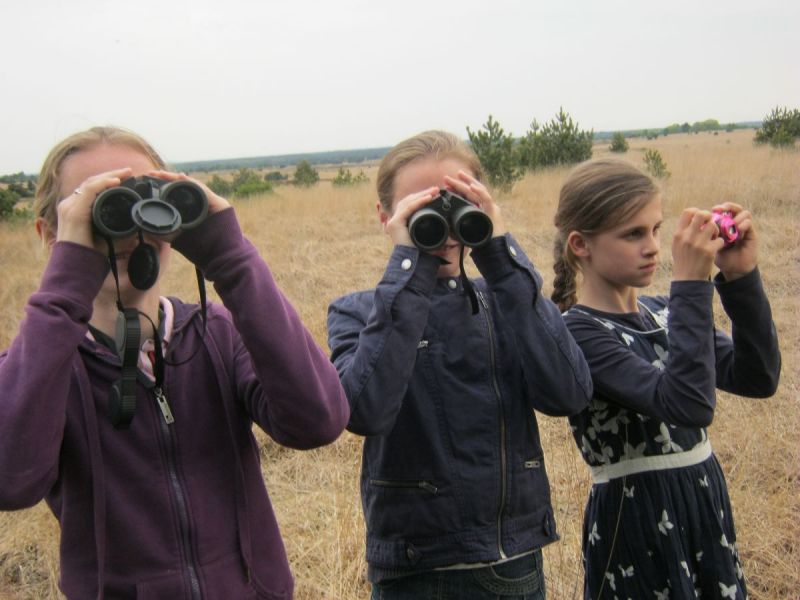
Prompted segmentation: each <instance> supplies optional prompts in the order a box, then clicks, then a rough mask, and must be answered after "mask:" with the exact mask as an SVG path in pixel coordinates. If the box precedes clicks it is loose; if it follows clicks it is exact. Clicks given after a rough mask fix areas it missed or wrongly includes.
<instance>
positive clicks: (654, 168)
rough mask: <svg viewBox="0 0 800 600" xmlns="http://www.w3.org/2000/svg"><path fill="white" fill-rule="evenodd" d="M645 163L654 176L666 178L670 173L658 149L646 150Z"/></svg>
mask: <svg viewBox="0 0 800 600" xmlns="http://www.w3.org/2000/svg"><path fill="white" fill-rule="evenodd" d="M644 165H645V167H646V168H647V172H648V173H650V174H651V175H652V176H653V177H659V178H661V179H666V178H667V177H669V175H670V173H669V171H667V165H666V163H665V162H664V159H663V158H661V153H660V152H659V151H658V150H647V151H645V153H644Z"/></svg>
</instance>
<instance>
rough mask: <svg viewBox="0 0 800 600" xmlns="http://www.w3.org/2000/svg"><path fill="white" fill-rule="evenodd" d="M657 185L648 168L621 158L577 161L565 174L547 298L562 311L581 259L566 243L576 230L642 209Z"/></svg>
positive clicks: (608, 224)
mask: <svg viewBox="0 0 800 600" xmlns="http://www.w3.org/2000/svg"><path fill="white" fill-rule="evenodd" d="M659 191H660V190H659V188H658V185H657V184H656V183H655V182H654V181H653V179H651V178H650V177H649V176H648V175H647V174H646V173H644V172H643V171H641V170H639V169H638V168H636V167H635V166H633V165H632V164H630V163H627V162H624V161H622V160H615V159H608V158H599V159H594V160H588V161H586V162H583V163H581V164H579V165H578V166H577V167H575V168H574V169H573V170H572V171H570V173H569V174H568V175H567V179H566V180H565V181H564V184H563V185H562V187H561V193H560V194H559V198H558V209H557V211H556V216H555V220H554V221H555V226H556V229H558V234H557V235H556V240H555V244H554V245H553V258H554V263H553V271H555V279H554V281H553V293H552V294H551V296H550V297H551V298H552V300H553V302H555V303H556V304H557V305H558V307H559V308H560V309H561V310H562V311H565V310H567V309H568V308H569V307H571V306H573V305H574V304H575V303H576V302H577V301H578V298H577V283H576V276H577V273H578V272H579V271H580V263H579V262H578V259H577V258H576V257H575V255H574V254H573V253H572V252H571V251H570V249H569V245H568V244H567V238H568V236H569V234H570V233H571V232H573V231H576V232H578V233H580V234H581V235H584V236H591V235H595V234H598V233H602V232H604V231H608V230H609V229H611V228H613V227H614V226H615V225H616V224H617V223H620V222H622V221H624V220H625V219H626V218H628V217H629V216H631V215H633V214H635V213H636V212H638V211H639V210H641V209H642V207H644V206H645V205H646V204H647V203H648V202H649V201H650V200H651V199H652V198H653V197H654V196H655V195H656V194H658V193H659Z"/></svg>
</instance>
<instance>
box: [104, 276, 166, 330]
mask: <svg viewBox="0 0 800 600" xmlns="http://www.w3.org/2000/svg"><path fill="white" fill-rule="evenodd" d="M122 302H123V306H124V307H125V308H135V309H136V310H138V311H139V312H140V313H143V314H144V315H147V317H149V319H148V318H146V317H145V316H142V315H140V316H139V325H140V327H141V332H142V340H146V339H149V338H152V337H153V335H154V334H155V331H153V325H154V324H155V325H156V326H158V309H159V294H158V290H157V286H156V287H154V288H151V289H150V290H147V291H146V292H144V293H142V294H141V295H140V296H138V297H137V298H136V299H135V300H134V301H131V302H126V301H125V299H123V301H122ZM118 316H119V309H118V308H117V299H116V295H114V296H113V297H111V296H107V295H104V294H100V295H98V296H97V298H95V300H94V304H93V308H92V318H91V320H90V321H89V323H90V324H91V326H92V327H94V328H95V329H98V330H100V331H102V332H103V333H105V334H106V335H107V336H109V337H111V338H115V337H116V332H117V318H118ZM151 321H152V323H151Z"/></svg>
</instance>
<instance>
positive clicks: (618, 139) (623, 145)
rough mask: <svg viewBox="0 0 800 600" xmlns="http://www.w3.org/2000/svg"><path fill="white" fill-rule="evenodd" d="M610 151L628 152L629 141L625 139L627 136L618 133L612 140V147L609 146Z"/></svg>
mask: <svg viewBox="0 0 800 600" xmlns="http://www.w3.org/2000/svg"><path fill="white" fill-rule="evenodd" d="M609 150H611V151H612V152H627V151H628V140H626V139H625V136H624V135H623V134H622V132H621V131H617V132H616V133H615V134H614V137H613V138H612V139H611V145H610V146H609Z"/></svg>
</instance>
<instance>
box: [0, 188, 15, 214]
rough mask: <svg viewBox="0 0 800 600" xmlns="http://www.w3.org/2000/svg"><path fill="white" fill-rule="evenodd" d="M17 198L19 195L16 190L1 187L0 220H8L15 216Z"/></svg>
mask: <svg viewBox="0 0 800 600" xmlns="http://www.w3.org/2000/svg"><path fill="white" fill-rule="evenodd" d="M17 200H19V196H17V195H16V194H15V193H14V192H12V191H11V190H7V189H3V188H0V221H7V220H9V219H10V218H11V217H12V216H13V214H14V207H15V206H16V204H17Z"/></svg>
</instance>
